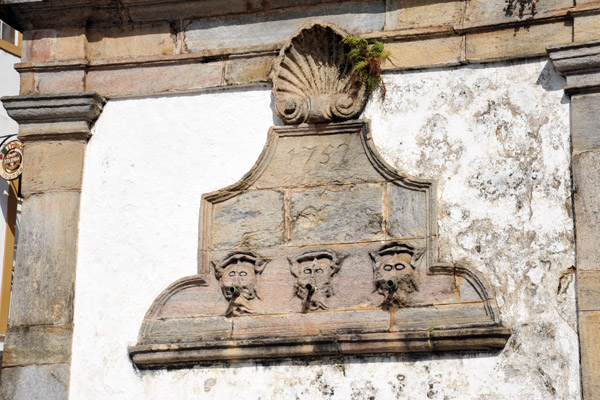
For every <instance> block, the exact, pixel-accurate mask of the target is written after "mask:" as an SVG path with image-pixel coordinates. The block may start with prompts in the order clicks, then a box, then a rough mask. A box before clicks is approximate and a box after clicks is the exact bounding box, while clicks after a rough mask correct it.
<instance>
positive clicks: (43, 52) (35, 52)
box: [21, 28, 86, 62]
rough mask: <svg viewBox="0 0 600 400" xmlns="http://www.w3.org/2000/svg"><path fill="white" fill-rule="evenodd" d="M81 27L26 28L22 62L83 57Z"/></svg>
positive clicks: (83, 43)
mask: <svg viewBox="0 0 600 400" xmlns="http://www.w3.org/2000/svg"><path fill="white" fill-rule="evenodd" d="M85 46H86V38H85V34H84V32H83V28H63V29H56V30H55V29H37V30H26V31H25V32H24V35H23V52H22V57H21V61H22V62H40V61H52V60H55V61H59V60H74V59H83V58H85Z"/></svg>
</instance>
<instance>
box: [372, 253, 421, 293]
mask: <svg viewBox="0 0 600 400" xmlns="http://www.w3.org/2000/svg"><path fill="white" fill-rule="evenodd" d="M411 259H412V255H411V254H409V253H392V254H386V255H383V256H381V258H380V259H379V262H378V263H377V264H376V265H375V276H376V280H377V282H378V283H379V284H380V285H383V286H390V284H389V283H390V282H391V283H395V284H397V285H398V284H400V282H404V281H406V278H407V277H414V276H415V269H414V267H413V266H412V265H411ZM391 286H393V285H391Z"/></svg>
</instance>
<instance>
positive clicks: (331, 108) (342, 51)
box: [273, 23, 369, 124]
mask: <svg viewBox="0 0 600 400" xmlns="http://www.w3.org/2000/svg"><path fill="white" fill-rule="evenodd" d="M345 36H346V34H345V33H344V32H343V31H341V30H340V29H338V28H337V27H334V26H331V25H327V24H319V23H316V24H312V25H309V26H307V27H304V28H302V29H301V30H300V31H299V32H298V34H296V35H295V36H294V37H292V39H291V40H290V41H289V42H288V43H287V44H286V45H285V46H284V47H283V48H282V49H281V52H280V54H279V57H278V59H277V60H276V62H275V67H274V70H273V71H274V73H273V97H274V102H275V110H276V112H277V115H278V116H279V117H280V118H281V119H282V120H283V122H284V123H286V124H300V123H303V122H308V123H313V122H329V121H344V120H348V119H353V118H357V117H358V116H359V115H360V113H361V112H362V110H363V109H364V108H365V105H366V103H367V99H368V97H369V93H368V90H367V88H366V85H365V84H364V83H362V82H360V80H358V79H355V77H354V74H353V72H352V68H353V65H352V62H350V61H349V60H348V59H347V57H346V54H347V53H348V51H349V46H348V45H347V44H344V43H342V39H343V38H344V37H345Z"/></svg>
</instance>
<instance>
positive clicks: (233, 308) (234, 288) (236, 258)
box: [213, 252, 268, 317]
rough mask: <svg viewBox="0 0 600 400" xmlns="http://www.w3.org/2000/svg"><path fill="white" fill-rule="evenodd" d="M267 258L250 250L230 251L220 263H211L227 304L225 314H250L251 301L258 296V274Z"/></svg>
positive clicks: (230, 315)
mask: <svg viewBox="0 0 600 400" xmlns="http://www.w3.org/2000/svg"><path fill="white" fill-rule="evenodd" d="M267 262H268V260H263V259H261V258H260V257H259V256H258V255H256V254H254V253H251V252H237V253H232V254H230V255H229V256H227V257H226V258H225V260H223V261H222V262H221V263H220V264H218V265H217V264H215V263H213V268H214V269H215V277H216V278H217V279H218V280H219V284H220V285H221V292H222V293H223V296H224V297H225V299H226V300H228V301H229V306H228V307H227V311H226V312H225V315H226V316H227V317H235V316H238V315H242V314H252V312H253V310H254V307H253V305H252V302H253V300H254V299H256V298H259V299H260V294H259V292H258V276H259V275H260V274H261V273H262V271H263V270H264V268H265V265H266V263H267Z"/></svg>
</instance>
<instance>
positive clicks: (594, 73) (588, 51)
mask: <svg viewBox="0 0 600 400" xmlns="http://www.w3.org/2000/svg"><path fill="white" fill-rule="evenodd" d="M547 51H548V55H549V56H550V61H552V65H553V66H554V69H555V70H556V71H557V72H559V73H560V74H562V75H564V76H565V78H566V79H567V86H566V87H565V92H566V93H567V94H577V93H588V92H592V91H596V90H600V40H591V41H586V42H579V43H572V44H565V45H557V46H550V47H548V48H547Z"/></svg>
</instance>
